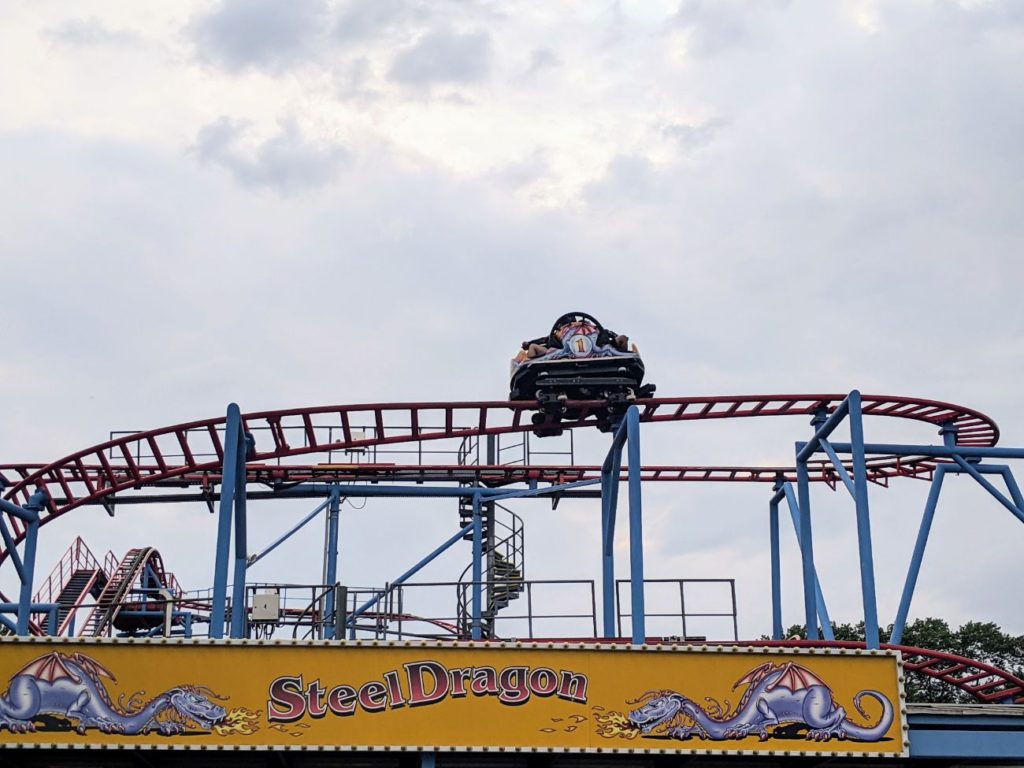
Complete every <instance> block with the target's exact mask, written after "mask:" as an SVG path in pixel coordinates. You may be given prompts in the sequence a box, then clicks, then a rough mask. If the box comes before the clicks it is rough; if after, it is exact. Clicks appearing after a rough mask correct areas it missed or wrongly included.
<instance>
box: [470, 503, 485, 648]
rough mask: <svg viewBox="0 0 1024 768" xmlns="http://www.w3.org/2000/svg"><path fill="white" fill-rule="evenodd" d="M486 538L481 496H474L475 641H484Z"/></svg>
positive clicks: (473, 633) (473, 630)
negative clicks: (481, 510)
mask: <svg viewBox="0 0 1024 768" xmlns="http://www.w3.org/2000/svg"><path fill="white" fill-rule="evenodd" d="M483 562H484V537H483V521H482V519H481V516H480V494H479V493H474V494H473V629H472V638H473V639H474V640H482V639H483V630H482V626H481V623H482V619H483V584H482V583H481V582H482V581H483V578H484V574H483Z"/></svg>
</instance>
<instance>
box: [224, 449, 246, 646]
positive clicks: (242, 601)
mask: <svg viewBox="0 0 1024 768" xmlns="http://www.w3.org/2000/svg"><path fill="white" fill-rule="evenodd" d="M239 438H240V439H239V441H238V446H237V448H236V451H235V453H236V455H235V570H234V576H233V577H232V590H231V637H233V638H236V639H237V638H243V637H246V636H247V635H248V627H247V623H248V618H249V615H248V611H247V610H246V595H245V576H246V572H247V570H248V566H249V564H248V560H249V551H248V537H247V535H246V525H247V519H246V506H245V453H246V451H245V441H244V440H242V439H241V434H239ZM225 460H226V454H225Z"/></svg>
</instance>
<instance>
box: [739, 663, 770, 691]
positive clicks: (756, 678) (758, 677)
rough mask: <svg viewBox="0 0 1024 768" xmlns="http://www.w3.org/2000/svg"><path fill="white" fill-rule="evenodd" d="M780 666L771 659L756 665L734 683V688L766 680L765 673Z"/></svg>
mask: <svg viewBox="0 0 1024 768" xmlns="http://www.w3.org/2000/svg"><path fill="white" fill-rule="evenodd" d="M778 668H779V667H778V666H777V665H776V664H775V663H773V662H771V661H766V662H765V663H764V664H762V665H761V666H759V667H754V668H753V669H752V670H750V671H749V672H747V674H745V675H744V676H743V677H741V678H740V679H739V680H737V681H736V682H735V683H733V686H732V689H733V690H734V691H735V690H736V689H737V688H739V687H740V686H741V685H749V686H755V685H757V684H758V683H759V682H761V681H762V680H764V677H765V675H767V674H769V673H770V672H772V671H773V670H776V669H778Z"/></svg>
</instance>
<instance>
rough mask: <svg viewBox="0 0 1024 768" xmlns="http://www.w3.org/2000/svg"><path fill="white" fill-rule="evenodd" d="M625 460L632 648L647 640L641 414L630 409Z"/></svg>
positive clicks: (634, 408) (632, 408) (633, 406)
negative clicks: (627, 474)
mask: <svg viewBox="0 0 1024 768" xmlns="http://www.w3.org/2000/svg"><path fill="white" fill-rule="evenodd" d="M626 459H627V461H628V463H629V479H628V486H629V582H630V583H629V591H630V612H631V613H632V619H633V645H643V644H644V642H645V641H646V639H647V630H646V626H645V624H646V622H645V620H646V609H645V607H644V532H643V506H642V501H643V500H642V496H641V480H642V478H641V475H640V473H641V470H642V469H643V466H642V465H641V463H640V411H639V410H638V409H637V407H636V406H635V405H631V406H630V407H629V410H627V411H626Z"/></svg>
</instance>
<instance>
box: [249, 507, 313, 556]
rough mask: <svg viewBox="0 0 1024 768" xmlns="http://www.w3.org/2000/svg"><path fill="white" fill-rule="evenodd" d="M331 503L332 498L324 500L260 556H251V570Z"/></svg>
mask: <svg viewBox="0 0 1024 768" xmlns="http://www.w3.org/2000/svg"><path fill="white" fill-rule="evenodd" d="M330 503H331V499H330V498H327V499H324V501H323V502H321V503H320V504H319V505H317V507H316V509H314V510H313V511H312V512H310V513H309V514H308V515H306V516H305V517H304V518H302V519H301V520H300V521H299V522H298V523H296V524H295V525H293V526H292V527H291V528H289V529H288V531H286V532H285V533H283V534H281V535H280V536H279V537H278V538H277V539H276V540H275V541H274V542H273V543H272V544H270V545H269V546H267V548H266V549H264V550H263V551H262V552H260V553H259V554H258V555H250V556H249V567H250V568H251V567H252V566H254V565H255V564H256V563H258V562H259V561H260V560H262V559H263V558H264V557H266V556H267V555H269V554H270V553H271V552H273V551H274V550H275V549H277V548H278V547H279V546H281V545H282V544H284V542H286V541H287V540H288V539H290V538H291V537H292V536H294V535H295V534H296V533H298V532H299V530H301V529H302V527H303V526H304V525H306V523H308V522H309V521H310V520H312V519H313V518H314V517H316V516H317V515H319V514H320V513H321V512H323V511H324V510H325V509H326V508H327V505H328V504H330Z"/></svg>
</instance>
